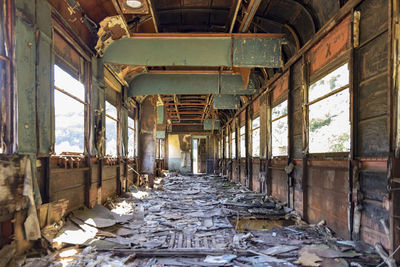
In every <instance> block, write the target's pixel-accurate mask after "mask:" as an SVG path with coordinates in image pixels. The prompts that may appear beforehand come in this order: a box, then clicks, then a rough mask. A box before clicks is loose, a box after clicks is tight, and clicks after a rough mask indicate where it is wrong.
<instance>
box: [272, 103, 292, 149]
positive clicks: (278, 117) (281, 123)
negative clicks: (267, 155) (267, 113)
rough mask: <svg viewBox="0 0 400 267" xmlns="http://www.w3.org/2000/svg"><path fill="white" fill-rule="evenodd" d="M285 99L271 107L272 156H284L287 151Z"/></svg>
mask: <svg viewBox="0 0 400 267" xmlns="http://www.w3.org/2000/svg"><path fill="white" fill-rule="evenodd" d="M287 114H288V113H287V100H285V101H284V102H282V103H281V104H279V105H277V106H276V107H274V108H272V156H286V155H287V153H288V151H287V149H288V117H287Z"/></svg>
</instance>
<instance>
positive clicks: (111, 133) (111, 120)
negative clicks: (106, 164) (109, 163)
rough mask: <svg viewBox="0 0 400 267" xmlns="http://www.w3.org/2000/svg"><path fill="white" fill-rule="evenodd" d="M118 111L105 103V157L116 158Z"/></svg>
mask: <svg viewBox="0 0 400 267" xmlns="http://www.w3.org/2000/svg"><path fill="white" fill-rule="evenodd" d="M117 132H118V111H117V108H116V107H114V106H113V105H111V104H110V103H108V102H107V101H106V155H107V156H111V157H116V156H117V155H118V154H117Z"/></svg>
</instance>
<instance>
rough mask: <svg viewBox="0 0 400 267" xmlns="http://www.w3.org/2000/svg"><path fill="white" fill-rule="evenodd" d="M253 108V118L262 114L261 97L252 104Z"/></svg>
mask: <svg viewBox="0 0 400 267" xmlns="http://www.w3.org/2000/svg"><path fill="white" fill-rule="evenodd" d="M251 106H252V108H253V118H255V117H257V116H258V115H259V113H260V97H258V98H257V99H256V100H254V101H253V103H252V104H251Z"/></svg>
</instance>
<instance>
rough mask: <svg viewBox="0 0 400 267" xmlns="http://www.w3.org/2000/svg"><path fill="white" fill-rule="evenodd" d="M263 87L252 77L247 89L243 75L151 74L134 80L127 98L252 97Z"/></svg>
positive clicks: (255, 77)
mask: <svg viewBox="0 0 400 267" xmlns="http://www.w3.org/2000/svg"><path fill="white" fill-rule="evenodd" d="M260 87H261V84H260V82H259V80H258V79H257V76H255V75H251V76H250V82H249V84H248V86H247V88H246V89H244V86H243V80H242V76H241V75H240V74H221V75H218V74H150V73H144V74H140V75H137V76H135V77H134V78H133V79H132V80H131V82H130V84H129V89H128V96H129V97H135V96H140V95H158V94H162V95H174V94H178V95H199V94H201V95H203V94H222V95H252V94H255V93H256V92H257V90H258V89H259V88H260Z"/></svg>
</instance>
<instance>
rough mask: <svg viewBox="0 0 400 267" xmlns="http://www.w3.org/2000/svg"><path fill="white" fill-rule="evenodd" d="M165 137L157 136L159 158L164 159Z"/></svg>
mask: <svg viewBox="0 0 400 267" xmlns="http://www.w3.org/2000/svg"><path fill="white" fill-rule="evenodd" d="M164 144H165V142H164V139H163V138H157V159H164Z"/></svg>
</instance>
